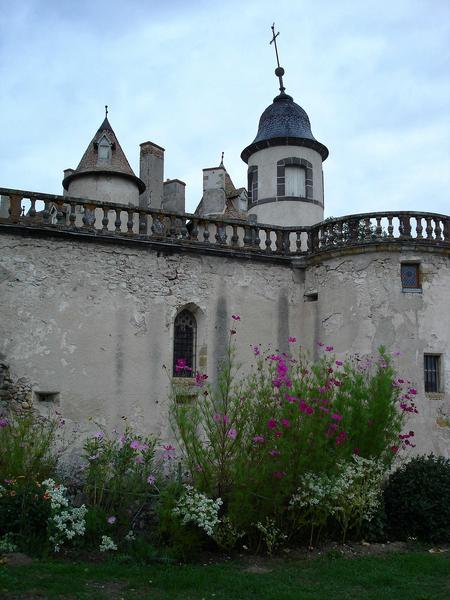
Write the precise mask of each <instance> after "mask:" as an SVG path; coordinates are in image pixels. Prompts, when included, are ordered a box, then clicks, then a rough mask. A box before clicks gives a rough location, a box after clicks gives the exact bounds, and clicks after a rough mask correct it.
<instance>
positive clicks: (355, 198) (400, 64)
mask: <svg viewBox="0 0 450 600" xmlns="http://www.w3.org/2000/svg"><path fill="white" fill-rule="evenodd" d="M273 21H275V23H276V27H277V30H278V29H279V30H280V32H281V33H280V36H279V38H278V39H279V50H280V58H281V64H282V65H283V66H284V68H285V70H286V76H285V85H286V88H287V92H288V93H290V94H291V95H292V96H293V97H294V100H295V101H296V102H297V103H298V104H300V105H301V106H302V107H303V108H304V109H305V110H306V111H307V113H308V115H309V117H310V120H311V124H312V129H313V133H314V135H315V137H316V138H317V139H318V140H319V141H321V142H322V143H324V144H325V145H326V146H327V147H328V148H329V150H330V157H329V158H328V159H327V161H326V162H325V164H324V177H325V206H326V216H339V215H344V214H348V213H352V212H364V211H374V210H427V211H432V212H441V213H447V214H448V213H449V212H450V201H449V197H448V190H449V179H450V177H449V164H450V119H449V107H450V78H449V73H450V64H449V63H450V42H449V40H450V3H449V2H448V0H364V1H360V0H315V1H314V2H311V1H310V0H289V1H288V0H277V2H274V1H273V0H250V1H248V2H245V0H241V1H235V0H231V1H228V0H221V1H216V0H205V1H203V0H198V1H197V0H170V1H166V2H162V1H161V0H158V1H156V0H127V1H125V0H120V1H119V0H109V2H106V1H104V0H98V1H95V0H89V1H86V0H76V1H74V0H18V1H17V2H11V1H10V0H0V85H1V94H0V135H1V143H0V186H2V187H13V188H20V189H25V190H35V191H40V192H49V193H61V190H62V186H61V180H62V171H63V169H65V168H68V167H73V168H74V167H76V166H77V164H78V162H79V160H80V158H81V156H82V154H83V152H84V150H85V148H86V146H87V144H88V143H89V141H90V139H91V138H92V136H93V134H94V133H95V131H96V129H97V128H98V126H99V125H100V123H101V121H102V120H103V116H104V105H105V104H108V105H109V108H110V114H109V117H110V121H111V124H112V126H113V128H114V130H115V132H116V135H117V136H118V138H119V140H120V143H121V145H122V148H123V149H124V151H125V153H126V155H127V157H128V159H129V161H130V163H131V165H132V167H133V168H134V170H135V172H136V173H137V172H138V164H139V143H141V142H144V141H147V140H151V141H153V142H156V143H157V144H159V145H161V146H163V147H164V148H165V149H166V160H165V177H166V178H175V177H176V178H179V179H182V180H183V181H185V182H186V183H187V189H186V192H187V209H188V210H193V209H194V208H195V206H196V204H197V202H198V200H199V199H200V197H201V185H202V171H201V170H202V168H204V167H211V166H215V165H217V164H218V162H219V161H220V153H221V152H222V151H224V152H225V165H226V167H227V169H228V171H229V173H230V175H231V176H232V178H233V180H234V182H235V184H236V185H245V182H246V165H245V164H244V163H243V162H242V161H241V160H240V153H241V151H242V149H243V148H244V147H245V146H247V145H248V144H249V143H250V142H251V141H252V140H253V138H254V137H255V135H256V130H257V125H258V119H259V117H260V115H261V113H262V111H263V110H264V109H265V108H266V106H267V105H268V104H270V103H271V101H272V98H273V97H274V96H275V95H276V93H277V80H276V78H275V76H274V74H273V69H274V67H275V57H274V53H273V47H272V46H270V45H269V40H270V37H271V32H270V25H271V24H272V22H273ZM137 174H138V173H137Z"/></svg>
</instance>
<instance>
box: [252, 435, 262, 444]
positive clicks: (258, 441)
mask: <svg viewBox="0 0 450 600" xmlns="http://www.w3.org/2000/svg"><path fill="white" fill-rule="evenodd" d="M252 441H253V442H255V444H263V443H264V436H263V435H255V437H254V438H253V439H252Z"/></svg>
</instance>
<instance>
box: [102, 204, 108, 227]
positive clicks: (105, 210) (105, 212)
mask: <svg viewBox="0 0 450 600" xmlns="http://www.w3.org/2000/svg"><path fill="white" fill-rule="evenodd" d="M102 210H103V217H102V229H101V232H102V233H108V225H109V214H108V213H109V209H108V208H106V206H102Z"/></svg>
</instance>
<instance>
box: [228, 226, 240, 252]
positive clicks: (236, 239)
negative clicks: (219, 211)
mask: <svg viewBox="0 0 450 600" xmlns="http://www.w3.org/2000/svg"><path fill="white" fill-rule="evenodd" d="M232 228H233V235H232V236H231V238H230V241H231V245H232V246H237V245H238V242H239V236H238V231H237V230H238V226H237V225H236V224H235V223H233V225H232Z"/></svg>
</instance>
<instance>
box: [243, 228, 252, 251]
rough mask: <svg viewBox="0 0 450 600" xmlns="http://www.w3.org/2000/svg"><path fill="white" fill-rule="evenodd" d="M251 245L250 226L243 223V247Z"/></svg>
mask: <svg viewBox="0 0 450 600" xmlns="http://www.w3.org/2000/svg"><path fill="white" fill-rule="evenodd" d="M251 245H252V234H251V230H250V227H249V226H248V225H244V247H245V248H248V247H249V246H251Z"/></svg>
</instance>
